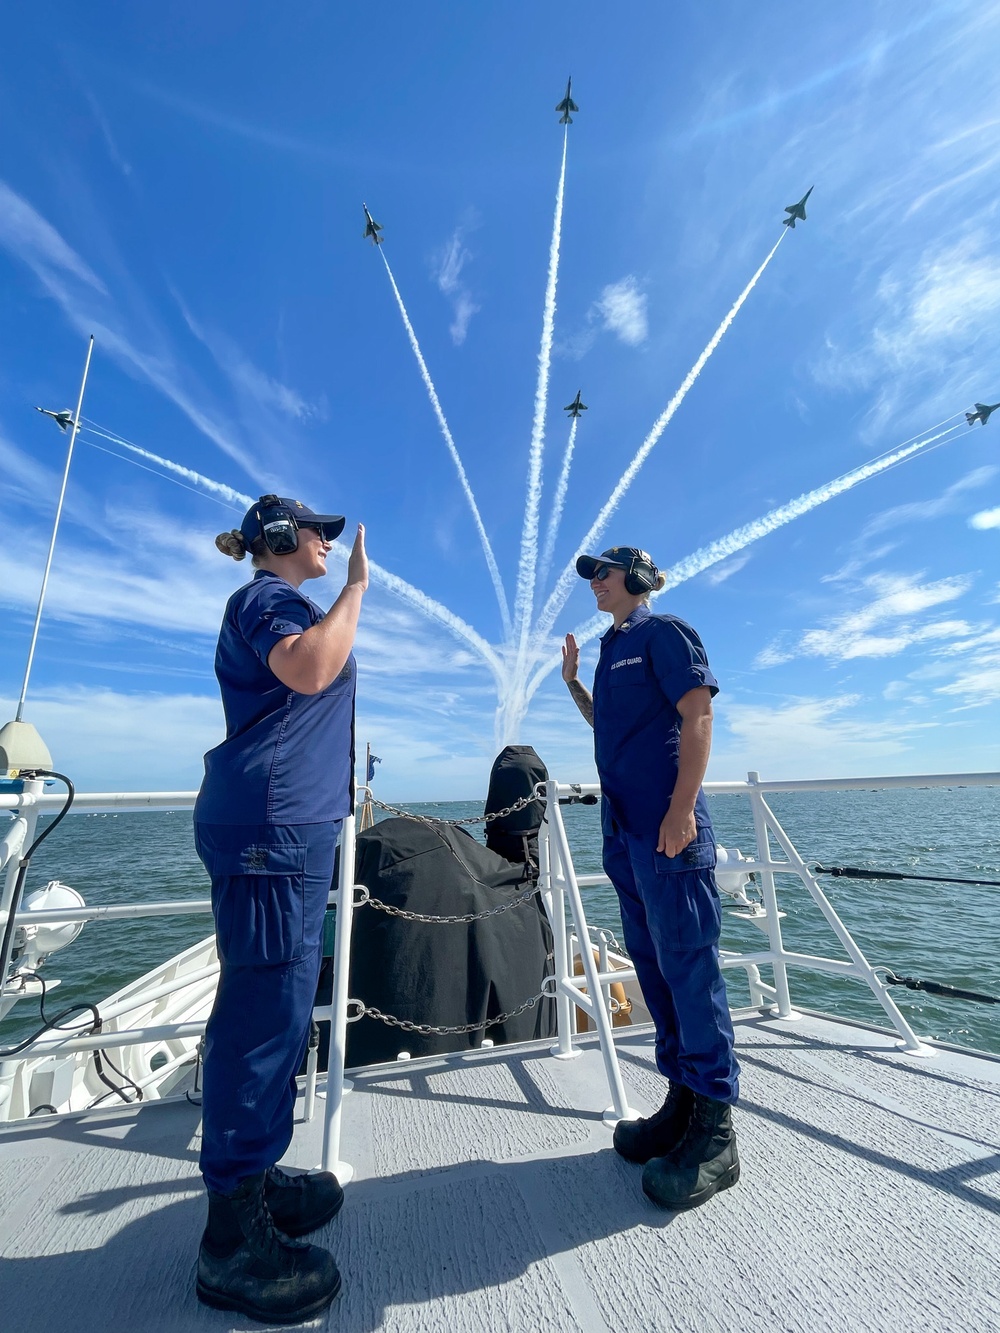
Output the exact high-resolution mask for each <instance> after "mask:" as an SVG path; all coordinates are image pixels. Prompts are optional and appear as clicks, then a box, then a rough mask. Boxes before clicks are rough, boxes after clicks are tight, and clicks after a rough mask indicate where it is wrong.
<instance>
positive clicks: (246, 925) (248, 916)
mask: <svg viewBox="0 0 1000 1333" xmlns="http://www.w3.org/2000/svg"><path fill="white" fill-rule="evenodd" d="M205 861H206V867H207V869H208V872H209V874H210V875H211V878H212V909H213V911H214V912H215V929H216V934H217V936H218V943H219V956H220V957H221V958H222V960H223V961H224V962H225V963H227V964H228V965H229V966H230V967H254V966H256V967H269V966H274V965H276V964H280V963H293V962H295V960H296V959H298V958H301V957H302V955H303V952H304V932H305V902H304V899H305V867H306V848H305V846H304V845H303V844H296V843H272V842H257V843H252V844H250V845H248V846H246V847H240V848H217V849H214V850H212V851H211V852H210V853H209V854H208V855H207V856H206V857H205Z"/></svg>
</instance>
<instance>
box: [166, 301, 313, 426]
mask: <svg viewBox="0 0 1000 1333" xmlns="http://www.w3.org/2000/svg"><path fill="white" fill-rule="evenodd" d="M171 295H172V296H173V298H174V300H175V302H176V303H177V307H178V309H179V310H180V312H181V314H182V315H183V317H184V322H185V324H187V326H188V328H189V329H190V330H191V332H192V333H193V334H194V336H195V337H196V338H197V339H198V341H199V342H200V343H201V344H202V345H203V346H204V347H206V348H207V349H208V351H209V352H210V353H211V355H212V358H213V360H214V361H215V363H216V365H217V366H218V367H219V369H220V370H221V371H222V372H223V374H224V375H225V376H226V378H227V379H228V380H229V382H230V384H232V386H233V389H234V390H235V392H236V394H237V397H238V398H239V399H243V400H249V403H250V405H251V407H252V408H253V409H259V408H265V409H271V410H273V411H275V412H278V413H279V414H280V415H282V416H285V417H291V418H292V419H293V420H298V421H311V420H317V419H318V420H323V419H324V418H325V416H326V404H325V403H323V402H319V403H310V402H308V401H307V400H306V399H305V398H304V397H303V395H302V394H301V393H299V392H298V390H297V389H293V388H291V387H290V386H289V385H287V384H283V383H282V382H281V381H280V380H278V379H276V378H274V377H273V376H272V375H268V374H267V372H266V371H263V370H261V369H260V368H259V367H257V366H255V365H254V364H253V363H252V362H251V361H250V359H249V357H248V356H247V355H246V353H245V352H243V350H242V349H241V348H240V347H239V346H238V345H237V344H236V343H235V342H234V341H233V339H232V338H230V337H228V336H227V335H226V334H225V333H222V332H221V331H220V330H219V329H210V328H207V327H206V326H205V325H204V324H202V322H201V321H200V320H199V319H198V318H196V316H195V315H194V314H193V313H192V311H191V309H190V307H189V306H188V305H187V303H186V302H185V301H184V299H183V297H182V296H181V295H180V293H179V292H178V291H177V290H176V288H171Z"/></svg>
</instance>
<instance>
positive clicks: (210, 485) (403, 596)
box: [84, 423, 501, 681]
mask: <svg viewBox="0 0 1000 1333" xmlns="http://www.w3.org/2000/svg"><path fill="white" fill-rule="evenodd" d="M84 429H85V430H88V431H90V432H91V433H92V434H94V435H100V436H101V437H102V439H105V440H111V441H112V443H114V444H120V445H123V446H124V447H125V448H126V449H131V450H132V452H133V453H136V454H139V455H140V456H141V457H142V458H148V459H149V460H150V461H151V462H154V463H158V464H159V465H160V466H161V467H164V468H167V469H169V470H170V471H172V472H177V473H179V474H180V475H181V476H184V477H188V478H190V479H191V480H192V481H196V482H198V484H199V485H201V486H203V487H205V488H206V489H210V490H214V491H218V492H219V494H220V495H225V496H227V497H228V498H229V499H230V500H235V501H237V502H238V504H239V506H240V508H241V509H249V508H250V506H251V505H252V504H253V503H254V502H253V500H252V499H251V498H250V496H249V495H242V494H241V493H240V492H239V491H237V490H234V489H233V487H232V486H226V485H225V483H224V482H221V481H212V480H211V479H210V478H209V477H203V476H202V475H201V473H200V472H193V471H192V470H191V469H190V468H186V467H182V466H181V465H180V463H172V462H171V461H170V459H169V458H160V456H159V455H158V454H154V453H151V452H150V451H149V450H148V449H141V448H140V447H139V445H137V444H133V443H132V442H131V440H126V439H124V438H123V437H122V436H121V435H116V434H114V432H113V431H108V430H104V429H103V427H99V426H97V425H96V424H95V423H90V424H88V425H87V426H85V427H84ZM87 443H89V441H87ZM93 447H94V448H95V449H100V448H101V446H100V445H99V444H95V445H94V446H93ZM105 452H107V453H110V452H111V451H110V450H106V451H105ZM114 457H119V458H120V457H121V455H120V454H117V455H114ZM123 461H124V462H128V463H130V462H132V460H131V459H124V460H123ZM136 466H142V465H141V464H136ZM147 471H152V469H147ZM153 475H154V476H155V475H158V474H156V473H154V474H153ZM164 480H166V481H173V478H172V477H166V478H165V479H164ZM177 484H178V485H182V484H183V483H181V482H178V483H177ZM184 489H185V490H191V489H193V488H192V487H187V486H186V487H185V488H184ZM196 494H197V492H196ZM206 498H207V499H212V498H214V497H212V496H208V497H206ZM218 503H224V501H219V502H218ZM332 549H333V551H334V553H335V554H336V555H337V557H338V558H340V559H342V560H343V561H344V562H345V563H346V562H347V558H348V556H349V555H350V547H349V546H345V545H344V543H343V542H340V541H337V542H334V544H333V548H332ZM368 570H369V574H370V575H371V580H372V582H373V583H377V584H379V585H380V586H381V587H383V588H385V589H386V590H387V591H388V592H391V593H394V594H395V596H397V597H398V598H400V600H401V601H404V602H406V603H408V604H409V605H410V606H411V607H413V609H414V610H415V611H419V612H420V613H421V614H422V615H424V616H426V617H427V618H428V619H430V620H436V621H437V622H438V624H439V625H442V626H443V627H444V628H445V629H446V630H448V631H449V633H451V634H452V635H453V636H454V637H455V638H458V639H460V640H461V641H462V642H463V643H465V644H467V645H468V646H469V647H470V648H473V649H474V650H475V652H476V653H477V655H478V656H479V657H480V658H482V660H483V661H484V662H485V663H486V665H487V666H488V667H489V668H490V671H491V672H492V673H493V675H494V677H495V678H496V679H497V680H498V681H499V678H500V675H501V666H500V660H499V658H498V657H497V655H496V653H495V652H494V651H493V649H492V648H491V647H490V645H489V644H488V643H487V642H486V640H485V639H484V638H483V637H482V636H481V635H479V634H477V633H476V631H475V630H474V629H473V628H472V626H471V625H468V624H466V622H465V621H464V620H462V619H461V617H460V616H456V615H455V614H454V612H452V611H449V610H448V608H447V607H446V606H442V605H441V603H440V602H436V601H435V600H434V598H433V597H428V596H427V594H426V593H425V592H422V591H421V590H420V589H419V588H415V587H414V586H413V584H412V583H407V582H406V580H405V579H401V578H399V576H398V575H396V574H391V573H390V572H389V570H387V569H384V568H383V567H382V566H381V565H379V564H376V562H375V561H373V560H371V559H370V558H369V561H368Z"/></svg>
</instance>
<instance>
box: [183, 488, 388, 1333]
mask: <svg viewBox="0 0 1000 1333" xmlns="http://www.w3.org/2000/svg"><path fill="white" fill-rule="evenodd" d="M343 527H344V519H343V518H342V517H341V516H339V515H334V514H317V513H315V512H314V511H313V510H312V509H310V508H309V507H308V506H307V505H305V504H303V503H302V502H301V501H300V500H289V499H285V498H282V497H280V496H277V495H264V496H261V498H260V500H259V501H258V502H257V503H256V504H255V505H252V506H251V507H250V509H249V510H248V511H247V514H246V516H245V518H244V519H243V523H242V524H241V526H240V527H239V529H233V530H232V531H231V532H222V533H220V534H219V536H218V537H217V538H216V539H215V544H216V546H217V547H218V549H219V550H220V551H221V552H222V553H223V554H224V555H227V556H231V557H232V558H233V559H234V560H243V559H245V558H246V556H247V555H249V556H250V557H251V559H252V561H253V564H254V567H255V573H254V575H253V578H252V579H251V580H250V582H249V583H245V584H244V585H243V587H241V588H239V589H238V590H237V591H236V592H235V593H233V595H232V597H230V599H229V603H228V605H227V606H226V612H225V616H224V617H223V622H222V629H221V631H220V634H219V644H218V648H217V650H216V655H215V673H216V676H217V677H218V680H219V686H220V688H221V691H222V703H223V708H224V710H225V715H226V738H225V740H224V741H223V742H222V743H221V744H220V745H217V746H216V747H215V749H213V750H210V751H209V752H208V754H206V756H205V779H204V782H203V783H202V786H201V791H200V792H199V793H198V799H197V802H196V804H195V811H194V826H195V843H196V846H197V849H198V855H199V856H200V857H201V859H202V861H203V862H204V863H205V868H206V870H207V871H208V874H209V877H210V879H211V882H212V910H213V912H214V915H215V927H216V937H217V943H218V951H219V986H218V991H217V993H216V998H215V1004H214V1007H213V1009H212V1014H211V1017H210V1018H209V1020H208V1026H207V1029H206V1032H205V1068H204V1083H203V1101H202V1147H201V1161H200V1165H201V1171H202V1175H203V1176H204V1179H205V1184H206V1185H207V1187H208V1225H207V1226H206V1228H205V1232H204V1235H203V1236H202V1242H201V1249H200V1252H199V1256H198V1281H197V1293H198V1297H199V1299H200V1300H202V1301H204V1302H205V1303H206V1304H207V1305H212V1306H215V1307H216V1308H218V1309H223V1310H237V1311H240V1312H241V1313H242V1314H245V1315H249V1316H250V1317H251V1318H253V1319H259V1320H264V1321H266V1322H274V1323H297V1322H299V1321H301V1320H306V1319H310V1318H312V1317H313V1316H314V1315H315V1314H317V1313H318V1312H319V1311H321V1310H322V1309H324V1308H325V1307H326V1306H327V1305H328V1304H329V1303H330V1301H331V1300H332V1299H333V1297H334V1296H336V1294H337V1292H338V1291H339V1290H340V1285H341V1282H340V1274H339V1273H338V1271H337V1265H336V1263H335V1262H334V1259H333V1256H332V1255H331V1254H330V1253H329V1252H328V1251H327V1250H325V1249H322V1248H321V1247H319V1246H316V1245H307V1244H303V1243H302V1242H300V1241H298V1240H294V1239H290V1237H298V1236H304V1235H306V1234H307V1233H308V1232H310V1231H314V1230H316V1229H317V1228H318V1227H321V1226H323V1225H324V1224H325V1223H326V1222H328V1221H329V1220H330V1218H332V1217H333V1216H334V1214H335V1213H336V1212H337V1211H338V1210H339V1209H340V1206H341V1204H342V1203H343V1198H344V1196H343V1191H342V1190H341V1188H340V1185H339V1183H338V1181H337V1180H336V1178H335V1177H334V1176H333V1175H332V1174H331V1173H330V1172H311V1173H308V1174H305V1175H294V1176H293V1175H288V1174H286V1173H285V1172H283V1171H281V1170H280V1169H279V1168H278V1167H277V1165H276V1164H277V1162H279V1161H280V1159H281V1158H282V1156H283V1155H284V1153H285V1151H286V1150H287V1148H288V1145H289V1143H290V1142H291V1137H292V1112H293V1109H294V1105H295V1097H296V1076H297V1074H298V1071H299V1067H300V1065H301V1063H302V1058H303V1055H304V1053H305V1049H306V1044H307V1040H308V1035H309V1028H310V1024H311V1021H312V1010H313V1003H314V999H315V994H316V983H317V979H318V976H319V968H320V962H321V952H322V935H323V920H324V916H325V914H326V904H327V897H328V894H329V889H330V883H331V880H332V878H333V861H334V852H335V849H336V844H337V837H338V834H339V832H340V826H341V824H342V822H343V819H344V816H345V815H346V814H347V813H348V811H349V810H350V802H351V779H352V774H353V769H354V689H355V674H356V673H355V662H354V655H353V653H352V651H351V650H352V647H353V644H354V636H355V633H356V631H357V626H358V617H359V615H360V613H361V601H362V597H363V595H364V592H365V589H366V588H367V587H368V560H367V556H366V555H365V541H364V528H363V527H362V526H361V524H359V525H358V532H357V536H356V538H355V541H354V546H353V549H352V551H351V554H350V558H349V560H348V564H347V581H346V583H345V585H344V588H343V590H342V591H341V593H340V595H339V597H338V598H337V600H336V601H335V602H334V604H333V606H332V607H331V608H330V610H329V611H328V612H325V613H324V612H323V611H322V610H321V608H320V607H319V606H317V605H316V603H315V602H313V601H311V600H310V599H309V598H308V597H306V596H305V595H304V594H303V593H302V592H301V591H300V587H301V585H302V584H303V583H304V582H305V581H306V580H307V579H314V578H322V577H323V576H324V575H325V574H326V572H327V570H326V559H327V554H328V552H329V550H330V547H331V546H332V544H333V542H334V540H335V539H336V538H337V537H338V536H339V535H340V533H341V531H342V530H343Z"/></svg>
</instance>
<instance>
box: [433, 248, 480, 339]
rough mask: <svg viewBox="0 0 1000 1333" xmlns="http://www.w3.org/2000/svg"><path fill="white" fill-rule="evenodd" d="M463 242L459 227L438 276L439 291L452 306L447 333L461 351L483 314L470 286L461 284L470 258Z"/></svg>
mask: <svg viewBox="0 0 1000 1333" xmlns="http://www.w3.org/2000/svg"><path fill="white" fill-rule="evenodd" d="M464 241H465V228H464V227H462V226H458V227H456V228H455V230H454V232H453V233H452V235H451V238H450V239H449V241H448V243H447V244H446V245H445V247H444V249H443V250H442V251H441V253H440V254H439V255H438V257H437V264H436V273H435V278H436V281H437V285H438V289H439V290H440V291H441V292H442V293H443V294H444V295H445V296H447V297H448V299H449V301H451V304H452V311H453V318H452V322H451V327H450V328H449V330H448V332H449V333H450V334H451V340H452V342H453V343H454V344H455V346H456V347H461V345H462V343H464V342H465V339H466V335H467V334H468V332H469V322H470V321H471V319H472V316H473V315H476V314H478V313H479V310H480V307H479V306H478V305H476V303H475V301H474V300H473V298H472V293H471V291H470V290H469V288H468V286H467V284H466V283H464V282H463V281H462V269H463V268H464V267H465V265H466V264H467V263H468V261H469V258H470V255H469V251H468V250H467V249H466V248H465V244H464Z"/></svg>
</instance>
